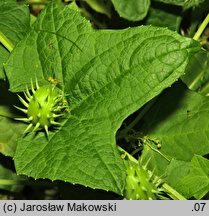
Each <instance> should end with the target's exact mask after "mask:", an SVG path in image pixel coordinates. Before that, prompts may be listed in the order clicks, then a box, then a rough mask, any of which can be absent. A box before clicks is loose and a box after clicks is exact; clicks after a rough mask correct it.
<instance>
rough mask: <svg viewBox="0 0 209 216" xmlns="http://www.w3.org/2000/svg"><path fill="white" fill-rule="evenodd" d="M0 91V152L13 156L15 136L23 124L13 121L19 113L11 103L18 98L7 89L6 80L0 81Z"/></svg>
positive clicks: (20, 134) (21, 129) (19, 134)
mask: <svg viewBox="0 0 209 216" xmlns="http://www.w3.org/2000/svg"><path fill="white" fill-rule="evenodd" d="M0 92H1V94H0V128H1V129H0V153H2V154H4V155H6V156H14V152H15V149H16V144H17V142H16V141H17V138H19V137H20V136H22V134H23V131H24V128H25V124H23V123H21V122H17V121H14V118H15V117H17V115H18V114H19V113H18V112H16V109H15V108H14V107H13V104H17V103H18V98H17V96H16V95H15V94H12V93H11V92H9V91H8V85H6V82H0Z"/></svg>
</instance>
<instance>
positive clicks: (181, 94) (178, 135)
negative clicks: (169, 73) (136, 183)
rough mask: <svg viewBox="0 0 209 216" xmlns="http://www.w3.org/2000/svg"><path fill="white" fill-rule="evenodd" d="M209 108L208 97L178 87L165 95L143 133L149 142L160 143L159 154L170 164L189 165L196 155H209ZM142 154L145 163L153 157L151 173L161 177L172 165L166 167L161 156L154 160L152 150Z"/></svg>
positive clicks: (176, 85)
mask: <svg viewBox="0 0 209 216" xmlns="http://www.w3.org/2000/svg"><path fill="white" fill-rule="evenodd" d="M165 104H166V106H165ZM208 107H209V99H208V98H207V97H203V96H201V95H199V94H197V93H195V92H192V91H189V90H187V88H185V86H184V85H182V83H177V84H175V85H174V86H173V87H172V88H170V89H169V90H167V91H165V92H164V93H163V94H162V95H161V96H160V97H159V98H158V99H157V102H156V104H155V105H154V106H153V107H152V108H151V109H150V110H149V112H148V113H147V114H146V116H145V118H144V121H145V124H144V125H143V127H142V131H143V133H144V134H145V135H146V136H147V137H149V139H150V140H154V141H155V140H158V142H159V143H160V144H161V148H160V149H159V151H160V153H161V154H162V155H165V156H166V158H168V159H169V160H170V161H171V159H175V160H180V161H185V162H190V161H191V160H192V158H193V156H194V155H195V154H199V155H206V154H208V153H209V145H208V143H209V138H208V136H207V134H208V133H209V127H208V121H207V116H208V115H209V109H208ZM143 154H144V155H143ZM143 154H142V157H143V158H144V163H146V161H147V160H148V158H149V156H150V157H152V158H151V160H150V169H151V170H152V169H155V170H156V171H157V174H158V175H162V174H163V173H164V171H163V170H165V169H166V168H167V166H168V164H169V161H167V164H166V163H165V162H164V161H165V159H164V158H163V157H162V155H161V154H159V153H156V152H155V153H154V157H153V150H151V149H149V150H146V151H145V152H144V153H143ZM156 161H157V163H155V162H156Z"/></svg>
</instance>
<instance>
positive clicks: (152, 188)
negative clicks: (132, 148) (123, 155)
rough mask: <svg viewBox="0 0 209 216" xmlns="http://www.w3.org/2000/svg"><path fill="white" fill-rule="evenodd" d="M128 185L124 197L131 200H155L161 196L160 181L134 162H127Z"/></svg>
mask: <svg viewBox="0 0 209 216" xmlns="http://www.w3.org/2000/svg"><path fill="white" fill-rule="evenodd" d="M125 164H126V174H127V175H126V184H125V191H124V197H125V199H129V200H155V199H158V195H159V194H160V190H159V188H158V187H159V181H158V180H156V179H154V178H153V175H152V174H150V173H149V172H148V171H147V170H146V168H145V167H142V166H141V165H140V164H137V163H134V162H132V161H125Z"/></svg>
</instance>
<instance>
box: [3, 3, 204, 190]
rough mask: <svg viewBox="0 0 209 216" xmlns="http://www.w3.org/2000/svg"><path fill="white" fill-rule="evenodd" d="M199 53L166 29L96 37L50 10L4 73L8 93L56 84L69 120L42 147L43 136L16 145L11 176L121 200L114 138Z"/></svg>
mask: <svg viewBox="0 0 209 216" xmlns="http://www.w3.org/2000/svg"><path fill="white" fill-rule="evenodd" d="M199 49H200V46H199V44H198V43H197V42H196V41H193V40H191V39H189V38H184V37H181V36H180V35H178V34H177V33H175V32H172V31H170V30H168V29H165V28H156V27H151V26H149V27H148V26H142V27H137V28H129V29H125V30H117V31H114V30H107V31H105V30H104V31H103V30H94V29H92V28H91V26H90V23H89V22H88V21H86V20H85V19H84V18H83V17H81V16H80V15H79V13H78V12H76V11H74V10H73V11H72V10H70V9H69V8H67V7H61V6H58V5H56V4H50V5H48V7H47V8H46V9H45V10H44V11H43V12H42V14H41V16H40V17H39V18H38V19H37V21H36V23H35V25H34V30H33V31H31V32H30V33H29V34H28V36H27V38H25V39H24V40H23V41H21V42H20V43H19V44H18V46H17V47H16V48H15V49H14V51H13V52H12V54H11V56H10V58H9V61H8V62H7V64H6V66H5V68H6V73H7V75H8V79H9V82H10V88H11V89H12V90H13V91H20V90H25V85H26V84H27V85H28V84H29V83H30V79H31V78H33V79H34V77H37V78H38V80H39V82H40V83H41V84H46V83H48V82H47V81H46V80H47V79H48V77H49V76H52V77H54V78H56V79H58V80H60V82H61V87H62V89H63V90H64V91H65V93H66V94H67V95H68V97H67V99H68V102H69V104H70V110H71V112H70V114H69V116H68V117H67V118H66V121H65V122H63V125H62V127H61V128H60V130H58V131H54V132H53V131H52V132H51V133H50V134H49V139H48V140H47V139H46V137H45V134H44V133H41V132H40V133H38V135H37V136H35V137H34V134H29V135H28V136H26V137H25V138H24V139H20V140H19V142H18V146H17V150H16V153H15V157H14V160H15V165H16V169H17V172H18V173H19V174H25V175H29V176H33V177H35V178H49V179H53V180H55V179H60V180H64V181H68V182H71V183H79V184H83V185H86V186H89V187H92V188H100V189H105V190H111V191H114V192H116V193H119V194H122V192H123V187H124V182H125V167H124V164H123V162H122V160H121V158H120V155H119V153H118V150H117V148H116V144H115V134H116V131H117V130H118V128H119V127H120V125H121V123H122V121H123V120H124V119H125V118H126V117H127V116H128V115H130V114H131V113H133V112H134V111H136V110H137V109H139V108H140V107H141V106H142V105H144V104H145V103H146V102H148V101H149V100H151V99H152V98H153V97H155V96H156V95H158V94H159V93H160V92H161V91H162V90H163V89H165V88H166V87H168V86H170V85H171V84H172V83H173V82H175V80H176V79H178V78H179V76H181V75H182V74H183V73H184V70H185V68H186V65H187V64H188V62H189V59H190V57H191V56H192V55H193V54H194V53H196V52H198V51H199ZM28 56H30V58H28ZM14 71H16V73H14Z"/></svg>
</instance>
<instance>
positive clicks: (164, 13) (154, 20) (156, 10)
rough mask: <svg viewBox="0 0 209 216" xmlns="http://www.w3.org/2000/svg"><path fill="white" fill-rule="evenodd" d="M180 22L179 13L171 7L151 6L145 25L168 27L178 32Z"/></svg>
mask: <svg viewBox="0 0 209 216" xmlns="http://www.w3.org/2000/svg"><path fill="white" fill-rule="evenodd" d="M181 20H182V18H181V16H180V12H179V11H177V9H176V10H175V8H173V7H172V6H170V7H168V6H166V7H165V5H159V4H153V5H152V7H150V10H149V14H148V16H147V18H146V22H145V23H146V25H153V26H159V27H168V28H169V29H171V30H174V31H178V30H179V26H180V23H181Z"/></svg>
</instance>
